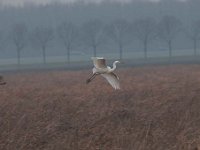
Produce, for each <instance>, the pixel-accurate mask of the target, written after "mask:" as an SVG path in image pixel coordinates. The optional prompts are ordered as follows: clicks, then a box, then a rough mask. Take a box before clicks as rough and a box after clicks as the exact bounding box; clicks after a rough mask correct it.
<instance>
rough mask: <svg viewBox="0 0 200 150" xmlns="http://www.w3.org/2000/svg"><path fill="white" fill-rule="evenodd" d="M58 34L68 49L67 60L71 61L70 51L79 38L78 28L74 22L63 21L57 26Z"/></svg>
mask: <svg viewBox="0 0 200 150" xmlns="http://www.w3.org/2000/svg"><path fill="white" fill-rule="evenodd" d="M57 32H58V35H59V37H60V39H61V41H62V43H63V44H64V46H65V48H66V50H67V62H68V63H70V52H71V49H72V47H73V46H75V43H76V42H77V38H78V28H77V27H76V26H75V25H74V24H72V23H66V22H64V23H62V24H61V25H60V26H58V28H57Z"/></svg>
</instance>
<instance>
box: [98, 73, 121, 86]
mask: <svg viewBox="0 0 200 150" xmlns="http://www.w3.org/2000/svg"><path fill="white" fill-rule="evenodd" d="M101 75H102V76H103V77H104V78H106V80H107V81H108V82H109V83H110V85H111V86H112V87H113V88H114V89H115V90H117V89H120V84H119V77H118V76H117V75H116V74H114V73H113V72H111V73H106V74H101Z"/></svg>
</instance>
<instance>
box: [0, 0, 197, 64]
mask: <svg viewBox="0 0 200 150" xmlns="http://www.w3.org/2000/svg"><path fill="white" fill-rule="evenodd" d="M5 2H7V3H5ZM8 2H9V1H1V4H2V6H1V9H0V20H1V22H0V66H2V67H5V66H6V65H24V64H38V63H39V64H48V63H68V64H70V63H73V62H86V61H90V57H91V56H103V57H106V58H108V59H124V60H127V59H131V60H136V59H143V60H147V59H152V58H154V59H158V58H161V59H169V60H171V59H172V58H176V57H182V56H184V57H191V56H192V57H193V56H194V57H196V56H198V55H199V41H200V10H199V6H200V1H199V0H188V1H178V0H177V1H176V0H162V1H157V2H155V1H146V0H145V1H139V0H134V1H127V2H125V3H122V2H117V1H102V2H98V3H90V2H88V1H87V3H86V2H85V1H76V2H75V1H74V2H73V3H63V2H62V3H59V2H55V1H52V2H51V3H47V2H45V1H40V2H44V3H43V5H41V3H38V4H37V3H33V2H31V1H29V2H27V3H20V1H19V3H15V4H14V3H10V4H8ZM16 2H17V1H16ZM21 2H23V1H21ZM16 6H17V7H16ZM2 67H1V68H2Z"/></svg>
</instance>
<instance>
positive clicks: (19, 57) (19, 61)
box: [17, 49, 21, 66]
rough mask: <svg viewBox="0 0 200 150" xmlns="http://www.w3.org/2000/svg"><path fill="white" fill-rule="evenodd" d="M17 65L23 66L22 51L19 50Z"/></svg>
mask: <svg viewBox="0 0 200 150" xmlns="http://www.w3.org/2000/svg"><path fill="white" fill-rule="evenodd" d="M17 65H18V66H20V65H21V50H20V49H17Z"/></svg>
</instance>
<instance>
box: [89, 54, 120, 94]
mask: <svg viewBox="0 0 200 150" xmlns="http://www.w3.org/2000/svg"><path fill="white" fill-rule="evenodd" d="M92 60H93V63H94V68H93V70H92V71H93V75H92V76H91V77H90V78H89V79H88V80H87V81H86V83H89V82H91V81H92V80H93V79H94V78H95V77H96V76H97V75H102V76H103V77H104V78H105V79H106V80H107V81H108V82H109V83H110V85H111V86H112V87H113V88H114V89H115V90H116V89H120V84H119V77H118V76H117V75H116V74H114V73H113V72H114V71H115V69H116V64H117V63H120V62H119V61H115V62H114V63H113V68H111V67H109V66H106V60H105V59H104V58H103V57H92Z"/></svg>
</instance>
